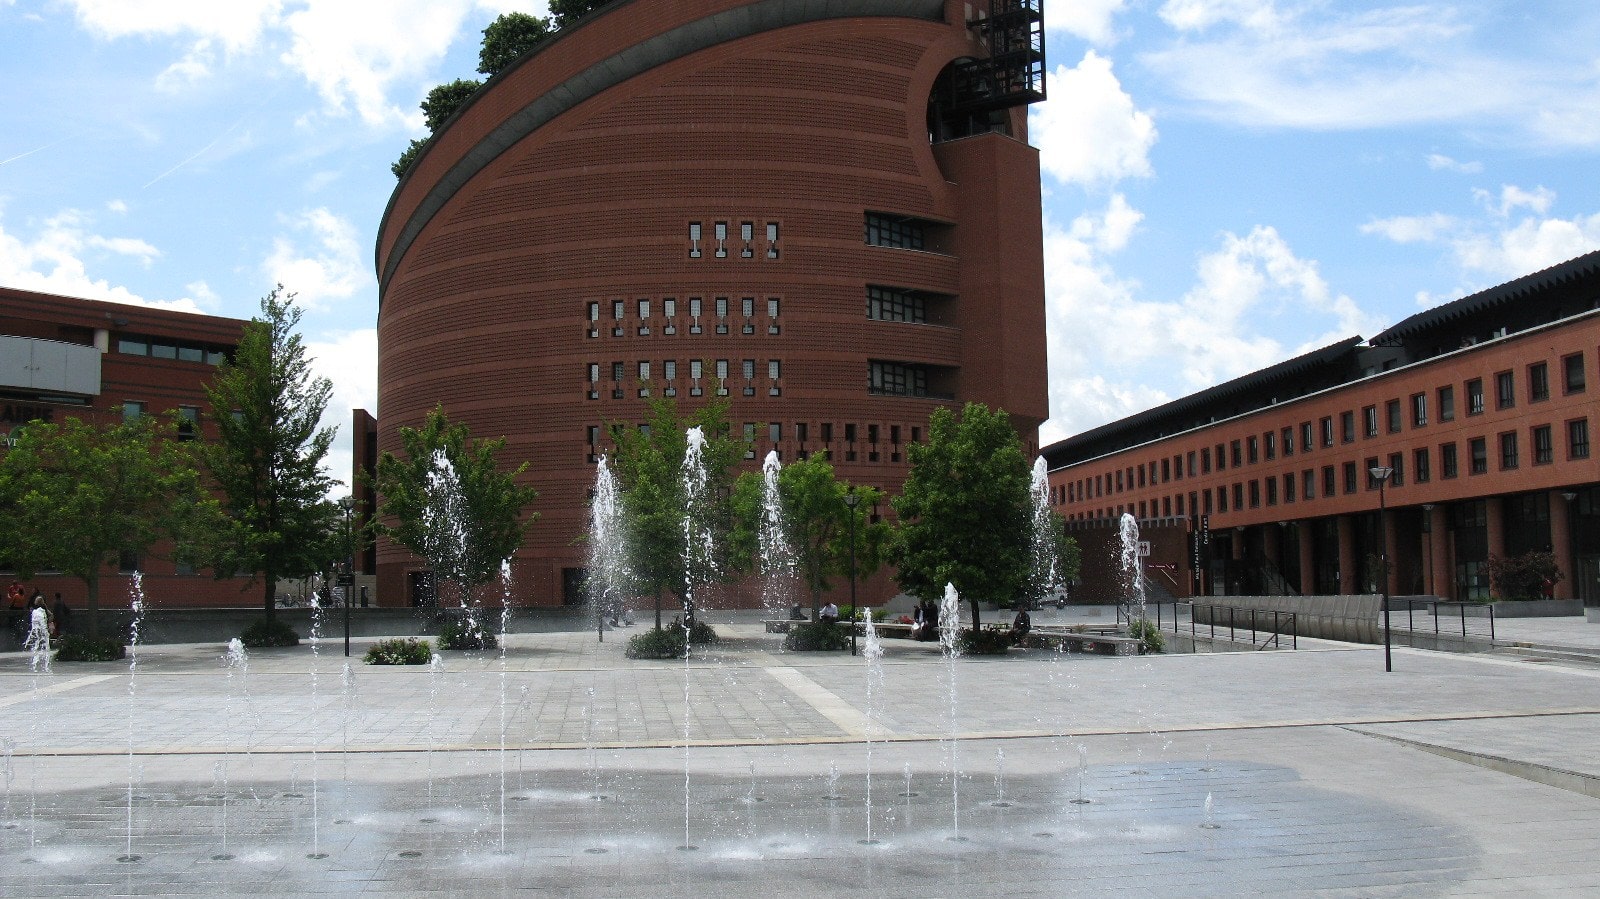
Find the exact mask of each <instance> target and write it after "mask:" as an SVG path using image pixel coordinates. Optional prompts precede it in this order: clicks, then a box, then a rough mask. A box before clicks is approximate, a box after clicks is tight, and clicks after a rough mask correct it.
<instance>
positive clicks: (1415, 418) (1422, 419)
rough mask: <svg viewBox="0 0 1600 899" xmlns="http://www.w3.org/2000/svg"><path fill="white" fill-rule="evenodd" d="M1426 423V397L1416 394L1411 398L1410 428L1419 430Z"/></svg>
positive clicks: (1424, 394) (1423, 394)
mask: <svg viewBox="0 0 1600 899" xmlns="http://www.w3.org/2000/svg"><path fill="white" fill-rule="evenodd" d="M1427 423H1428V395H1427V394H1426V393H1416V394H1412V396H1411V426H1412V427H1413V428H1420V427H1422V426H1424V425H1426V424H1427Z"/></svg>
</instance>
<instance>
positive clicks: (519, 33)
mask: <svg viewBox="0 0 1600 899" xmlns="http://www.w3.org/2000/svg"><path fill="white" fill-rule="evenodd" d="M552 33H553V32H552V29H551V28H550V20H549V19H541V18H539V17H538V16H530V15H528V14H527V13H524V12H508V13H505V14H503V15H501V16H500V17H499V18H497V19H495V20H494V21H493V22H490V23H489V27H488V28H485V29H483V44H482V46H481V47H480V48H479V50H478V71H479V72H481V73H483V74H485V75H490V76H493V75H498V74H500V72H501V70H503V69H504V68H505V67H506V66H509V65H511V64H512V63H514V62H516V61H517V60H518V59H519V58H521V57H522V55H523V54H524V53H527V52H528V51H529V50H532V49H533V48H534V47H537V46H539V45H540V44H542V43H544V42H545V41H546V40H548V39H549V37H550V35H551V34H552Z"/></svg>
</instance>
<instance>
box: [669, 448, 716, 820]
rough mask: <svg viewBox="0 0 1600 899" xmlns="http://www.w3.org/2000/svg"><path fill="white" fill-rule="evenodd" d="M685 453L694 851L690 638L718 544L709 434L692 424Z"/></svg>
mask: <svg viewBox="0 0 1600 899" xmlns="http://www.w3.org/2000/svg"><path fill="white" fill-rule="evenodd" d="M684 436H685V439H686V441H687V444H688V445H687V447H686V448H685V450H684V453H683V842H682V843H681V844H680V845H679V846H678V849H679V850H681V851H684V852H693V851H695V850H696V849H698V848H699V847H697V846H695V845H694V844H693V843H692V842H690V840H689V799H690V794H691V790H690V783H689V725H690V722H691V721H692V720H693V717H694V716H693V715H691V714H690V708H689V706H690V700H689V657H690V654H691V653H690V646H691V645H692V644H691V643H690V639H691V638H692V637H693V636H694V615H695V597H696V593H695V589H696V588H697V587H698V586H699V585H701V584H707V583H710V582H711V581H712V580H713V579H714V578H715V576H716V558H717V557H716V544H715V538H713V537H712V533H711V496H710V486H709V484H708V483H707V480H708V478H707V474H706V465H705V457H704V453H705V445H706V435H705V432H704V431H702V430H701V429H700V428H698V427H695V428H690V429H689V430H688V432H687V433H686V434H685V435H684Z"/></svg>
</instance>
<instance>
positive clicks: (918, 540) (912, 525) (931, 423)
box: [890, 403, 1032, 629]
mask: <svg viewBox="0 0 1600 899" xmlns="http://www.w3.org/2000/svg"><path fill="white" fill-rule="evenodd" d="M907 455H908V457H909V460H910V462H911V474H910V476H909V477H907V478H906V483H905V488H904V492H903V493H902V494H901V495H900V496H899V497H898V498H896V499H895V501H894V508H895V511H896V512H897V513H898V514H899V518H900V527H899V529H898V530H897V531H896V533H895V540H894V543H893V545H892V548H891V552H890V559H891V561H893V562H894V563H895V565H896V566H898V568H899V581H900V587H901V589H903V590H905V591H906V592H907V593H910V594H912V595H913V596H918V597H922V598H925V599H936V598H937V597H938V596H940V595H942V593H943V591H944V586H945V584H946V583H951V584H954V585H955V586H956V590H957V591H959V592H960V593H961V595H962V596H963V597H965V598H966V599H967V600H968V601H969V602H970V603H971V604H972V626H973V628H974V629H976V628H977V627H978V623H979V621H978V611H979V604H980V603H982V602H993V603H997V604H1000V605H1011V604H1012V602H1014V601H1015V600H1016V598H1017V597H1019V596H1022V595H1024V594H1025V591H1026V590H1027V589H1028V578H1029V575H1030V571H1031V569H1032V564H1031V563H1032V539H1031V538H1032V527H1031V516H1032V504H1031V503H1030V501H1029V492H1028V487H1029V481H1030V476H1029V469H1028V463H1027V461H1026V459H1025V457H1024V455H1023V451H1022V440H1021V439H1020V438H1019V437H1018V436H1017V432H1016V431H1015V430H1014V429H1012V427H1011V423H1010V421H1009V419H1008V418H1007V416H1006V414H1005V412H1003V411H993V412H991V411H990V410H989V408H988V407H987V406H984V405H983V404H981V403H968V404H967V405H966V408H964V409H963V410H962V411H961V416H960V418H959V419H958V418H957V417H956V415H955V414H954V413H953V412H951V411H950V410H949V409H937V410H935V411H934V413H933V415H932V416H931V417H930V418H929V420H928V442H927V443H922V444H912V445H911V446H910V447H908V448H907Z"/></svg>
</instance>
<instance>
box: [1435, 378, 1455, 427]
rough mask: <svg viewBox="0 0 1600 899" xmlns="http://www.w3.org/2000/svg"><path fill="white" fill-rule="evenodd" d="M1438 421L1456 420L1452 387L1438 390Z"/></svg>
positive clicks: (1453, 389)
mask: <svg viewBox="0 0 1600 899" xmlns="http://www.w3.org/2000/svg"><path fill="white" fill-rule="evenodd" d="M1439 420H1440V421H1455V420H1456V389H1455V387H1453V386H1451V387H1440V388H1439Z"/></svg>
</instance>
